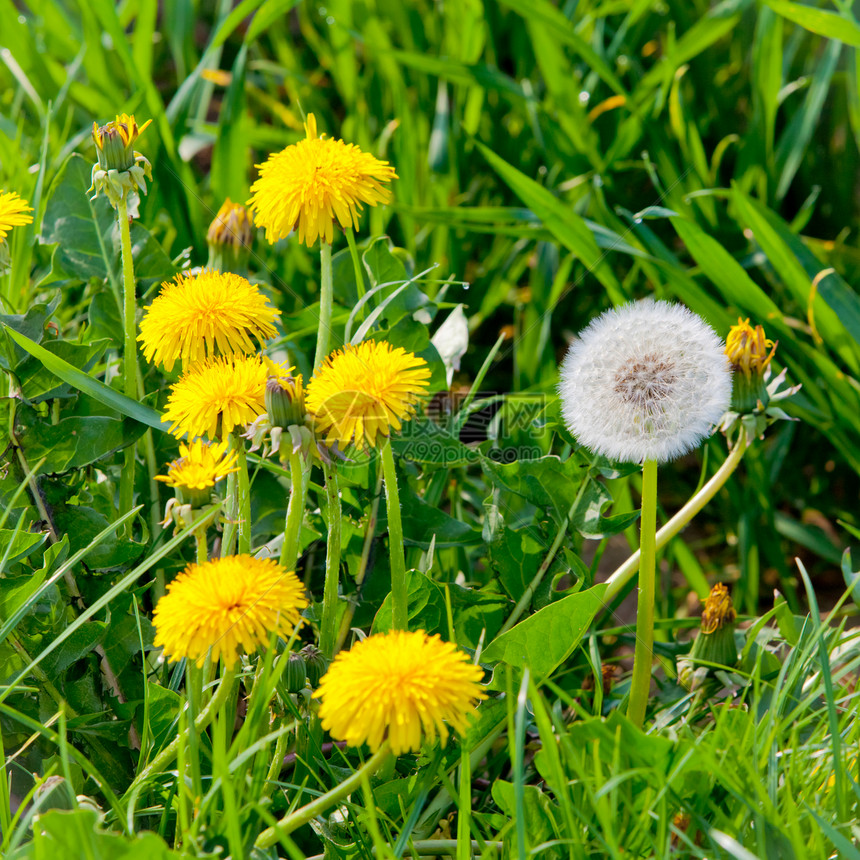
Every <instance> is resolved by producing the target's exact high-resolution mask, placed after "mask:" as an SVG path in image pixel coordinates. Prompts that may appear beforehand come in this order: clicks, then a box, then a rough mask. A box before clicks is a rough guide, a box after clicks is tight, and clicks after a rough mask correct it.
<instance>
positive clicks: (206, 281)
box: [138, 270, 280, 370]
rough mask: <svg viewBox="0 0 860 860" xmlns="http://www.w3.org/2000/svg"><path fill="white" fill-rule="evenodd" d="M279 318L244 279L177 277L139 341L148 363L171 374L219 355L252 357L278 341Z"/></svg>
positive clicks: (151, 310) (147, 318)
mask: <svg viewBox="0 0 860 860" xmlns="http://www.w3.org/2000/svg"><path fill="white" fill-rule="evenodd" d="M279 314H280V311H278V310H276V309H275V308H273V307H272V306H271V305H270V304H269V300H268V299H267V298H266V296H265V295H263V293H262V292H261V291H260V289H259V287H257V286H255V285H254V284H251V283H249V282H248V281H247V280H246V279H245V278H243V277H241V276H240V275H233V274H230V273H229V272H213V271H207V270H204V271H202V272H200V273H198V274H196V275H189V274H181V275H177V276H176V279H175V280H174V281H172V282H169V281H168V282H166V283H164V284H163V285H162V290H161V292H160V293H159V294H158V296H157V297H156V298H155V300H154V301H153V302H152V304H151V305H150V306H149V307H148V308H147V310H146V314H145V315H144V317H143V319H142V320H141V323H140V336H139V337H138V340H139V341H140V342H141V343H142V344H143V354H144V355H145V356H146V360H147V361H151V362H153V363H155V364H163V365H164V367H165V369H166V370H171V369H172V368H173V364H174V362H175V361H176V359H181V360H182V366H183V367H184V368H187V367H188V366H189V365H190V364H192V363H194V362H198V361H202V360H203V359H205V358H211V357H212V356H214V355H216V353H220V354H222V355H228V354H230V353H237V352H254V351H255V349H256V345H255V344H254V340H252V338H254V339H256V340H257V341H258V342H260V343H262V341H264V340H266V339H267V338H270V337H274V336H275V334H276V333H277V331H276V329H275V325H274V323H275V319H276V318H277V316H278V315H279Z"/></svg>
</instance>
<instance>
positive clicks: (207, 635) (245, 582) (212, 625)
mask: <svg viewBox="0 0 860 860" xmlns="http://www.w3.org/2000/svg"><path fill="white" fill-rule="evenodd" d="M307 605H308V602H307V599H306V598H305V592H304V586H303V585H302V583H301V580H300V579H299V578H298V577H297V576H296V575H295V573H292V572H288V571H285V570H284V569H283V568H282V567H280V566H279V565H278V564H277V562H275V561H273V560H272V559H268V558H265V559H264V558H253V557H252V556H250V555H235V556H227V557H225V558H219V559H215V560H213V561H207V562H204V563H203V564H191V565H189V566H188V567H187V568H186V569H185V571H183V572H182V573H180V574H179V576H177V577H176V579H174V580H173V582H171V583H170V585H168V586H167V593H166V594H165V595H164V597H162V598H161V600H159V601H158V605H157V606H156V607H155V612H154V613H153V621H154V623H155V630H156V633H155V645H156V647H159V648H164V654H165V656H166V657H167V659H168V661H170V662H174V663H175V662H177V661H179V660H181V659H182V658H183V657H186V658H187V659H189V660H194V661H195V662H196V663H197V665H198V666H202V665H203V661H204V659H205V658H206V654H207V653H208V652H209V649H210V648H211V649H212V660H213V661H217V660H218V659H221V660H223V661H224V665H225V666H227V667H232V666H234V665H235V663H236V661H237V660H238V659H239V654H240V653H241V652H244V653H245V654H253V653H254V652H255V651H256V650H257V648H258V647H259V646H260V645H265V644H266V643H268V642H269V640H270V638H271V636H272V634H273V633H276V634H277V635H278V636H281V637H283V638H287V637H289V636H290V635H291V634H292V632H293V629H294V628H295V626H296V625H297V624H298V623H299V621H300V619H301V616H300V614H299V613H300V611H301V610H302V609H304V608H305V607H306V606H307Z"/></svg>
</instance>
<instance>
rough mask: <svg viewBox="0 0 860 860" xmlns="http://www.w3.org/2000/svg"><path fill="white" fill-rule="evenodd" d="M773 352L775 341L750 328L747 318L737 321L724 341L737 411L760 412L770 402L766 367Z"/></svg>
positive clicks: (734, 405)
mask: <svg viewBox="0 0 860 860" xmlns="http://www.w3.org/2000/svg"><path fill="white" fill-rule="evenodd" d="M774 352H776V342H775V341H772V340H768V338H766V337H765V334H764V329H763V328H762V327H761V326H760V325H757V326H756V327H755V328H753V327H752V326H751V325H750V321H749V320H748V319H745V320H742V319H740V318H738V324H737V325H734V326H732V327H731V329H730V330H729V334H728V337H727V338H726V355H727V356H728V358H729V361H730V362H731V363H732V369H733V370H734V372H735V373H734V382H735V384H734V391H733V395H732V406H733V408H734V409H735V410H736V411H738V412H740V413H742V414H743V413H746V412H755V411H756V410H762V409H764V408H765V407H766V406H767V405H768V402H769V401H770V396H769V394H768V390H767V385H766V383H767V380H768V378H769V376H770V369H769V367H768V365H769V364H770V360H771V359H772V358H773V354H774Z"/></svg>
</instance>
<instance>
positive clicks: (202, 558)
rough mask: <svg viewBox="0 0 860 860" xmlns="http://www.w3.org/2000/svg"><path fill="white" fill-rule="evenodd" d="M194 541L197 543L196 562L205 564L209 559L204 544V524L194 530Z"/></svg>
mask: <svg viewBox="0 0 860 860" xmlns="http://www.w3.org/2000/svg"><path fill="white" fill-rule="evenodd" d="M194 541H195V543H196V544H197V564H206V562H207V561H209V550H208V548H207V546H206V527H205V526H202V527H201V528H199V529H197V531H195V532H194Z"/></svg>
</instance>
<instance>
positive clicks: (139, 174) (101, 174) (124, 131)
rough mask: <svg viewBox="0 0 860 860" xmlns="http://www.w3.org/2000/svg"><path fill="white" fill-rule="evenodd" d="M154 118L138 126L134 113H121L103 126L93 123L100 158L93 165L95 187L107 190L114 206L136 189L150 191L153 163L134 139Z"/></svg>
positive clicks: (96, 192) (97, 154) (144, 191)
mask: <svg viewBox="0 0 860 860" xmlns="http://www.w3.org/2000/svg"><path fill="white" fill-rule="evenodd" d="M151 122H152V120H151V119H150V120H147V121H146V122H145V123H144V124H143V125H142V126H138V124H137V121H136V120H135V118H134V114H131V115H129V114H127V113H124V114H118V115H117V118H116V119H115V120H113V121H112V122H109V123H106V124H105V125H102V126H100V125H99V124H98V123H97V122H94V123H93V142H94V143H95V145H96V156H97V158H98V161H97V162H96V164H94V165H93V173H92V184H91V185H90V188H89V190H90V191H93V190H95V194H94V195H93V199H95V198H96V197H98V195H99V191H104V192H105V194H106V195H107V197H108V200H110V202H111V205H112V206H116V205H117V204H118V203H119V201H120V200H122V199H123V198H124V197H126V196H127V195H128V194H130V193H131V192H133V191H136V190H137V189H140V190H141V191H142V192H143V193H144V194H146V178H149V179H152V165H151V164H150V163H149V161H147V159H146V158H144V157H143V156H142V155H141V154H140V153H139V152H135V151H134V143H135V141H136V140H137V138H138V137H140V135H141V134H143V132H144V131H145V129H146V127H147V126H148V125H149V124H150V123H151Z"/></svg>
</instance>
